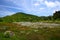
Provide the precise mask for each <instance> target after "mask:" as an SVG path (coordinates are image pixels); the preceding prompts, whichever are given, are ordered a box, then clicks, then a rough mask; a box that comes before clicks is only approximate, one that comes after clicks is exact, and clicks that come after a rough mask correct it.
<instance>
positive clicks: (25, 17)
mask: <svg viewBox="0 0 60 40" xmlns="http://www.w3.org/2000/svg"><path fill="white" fill-rule="evenodd" d="M39 19H40V17H38V16H35V15H31V14H26V13H23V12H18V13H16V14H13V15H10V16H5V17H3V18H2V20H3V21H4V22H28V21H29V22H35V21H39Z"/></svg>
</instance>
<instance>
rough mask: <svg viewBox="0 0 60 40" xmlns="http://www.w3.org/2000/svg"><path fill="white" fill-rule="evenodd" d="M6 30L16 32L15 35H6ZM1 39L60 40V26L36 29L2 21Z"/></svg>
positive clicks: (0, 24)
mask: <svg viewBox="0 0 60 40" xmlns="http://www.w3.org/2000/svg"><path fill="white" fill-rule="evenodd" d="M6 31H12V32H14V34H15V36H12V37H5V36H4V33H5V32H6ZM0 40H60V27H59V28H49V27H43V28H37V29H36V28H31V27H26V26H21V25H18V24H15V23H0Z"/></svg>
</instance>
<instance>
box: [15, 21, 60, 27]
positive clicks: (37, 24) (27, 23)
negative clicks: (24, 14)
mask: <svg viewBox="0 0 60 40" xmlns="http://www.w3.org/2000/svg"><path fill="white" fill-rule="evenodd" d="M15 23H17V24H20V25H22V26H28V27H32V28H38V27H40V28H42V27H50V28H54V27H59V26H60V24H57V23H44V22H15Z"/></svg>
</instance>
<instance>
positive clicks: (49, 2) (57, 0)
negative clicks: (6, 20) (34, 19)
mask: <svg viewBox="0 0 60 40" xmlns="http://www.w3.org/2000/svg"><path fill="white" fill-rule="evenodd" d="M58 10H60V0H0V17H3V16H6V15H12V14H14V13H17V12H24V13H27V14H32V15H37V16H49V15H53V13H54V12H55V11H58Z"/></svg>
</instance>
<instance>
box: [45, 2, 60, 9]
mask: <svg viewBox="0 0 60 40" xmlns="http://www.w3.org/2000/svg"><path fill="white" fill-rule="evenodd" d="M45 5H46V6H47V7H51V8H53V7H57V6H60V2H58V1H55V2H52V1H49V2H48V1H45Z"/></svg>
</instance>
